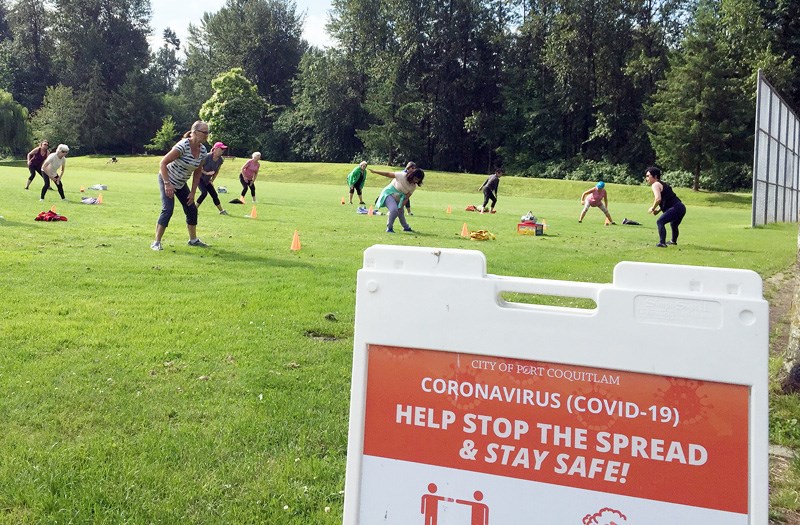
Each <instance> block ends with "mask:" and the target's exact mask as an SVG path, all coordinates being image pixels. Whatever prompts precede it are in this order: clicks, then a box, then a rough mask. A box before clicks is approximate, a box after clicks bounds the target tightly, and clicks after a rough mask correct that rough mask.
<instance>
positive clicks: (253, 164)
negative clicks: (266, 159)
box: [239, 151, 261, 204]
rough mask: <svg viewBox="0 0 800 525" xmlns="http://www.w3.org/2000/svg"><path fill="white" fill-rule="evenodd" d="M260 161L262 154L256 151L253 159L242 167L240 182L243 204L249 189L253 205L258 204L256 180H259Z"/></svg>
mask: <svg viewBox="0 0 800 525" xmlns="http://www.w3.org/2000/svg"><path fill="white" fill-rule="evenodd" d="M260 160H261V153H259V152H258V151H256V152H255V153H253V156H252V158H251V159H250V160H248V161H247V162H245V163H244V165H243V166H242V170H241V172H240V173H239V182H241V183H242V197H241V199H239V200H241V201H242V202H244V196H245V195H247V189H248V188H250V195H251V196H252V197H253V204H255V203H256V178H258V168H260V167H261V165H260V164H259V163H258V161H260Z"/></svg>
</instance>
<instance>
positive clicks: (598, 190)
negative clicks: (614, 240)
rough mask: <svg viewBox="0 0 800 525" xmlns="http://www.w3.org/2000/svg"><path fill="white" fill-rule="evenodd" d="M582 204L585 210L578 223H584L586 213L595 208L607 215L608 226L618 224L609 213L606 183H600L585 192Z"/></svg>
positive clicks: (582, 195) (582, 196) (582, 211)
mask: <svg viewBox="0 0 800 525" xmlns="http://www.w3.org/2000/svg"><path fill="white" fill-rule="evenodd" d="M581 204H582V205H583V210H581V214H580V217H578V222H583V218H584V217H585V216H586V212H587V211H589V208H592V207H594V208H600V211H602V212H603V213H604V214H605V216H606V219H608V222H607V223H606V224H616V222H614V219H612V218H611V214H610V213H608V194H607V193H606V183H605V182H603V181H600V182H598V183H597V184H595V185H594V187H592V188H589V189H588V190H586V191H584V192H583V193H582V194H581Z"/></svg>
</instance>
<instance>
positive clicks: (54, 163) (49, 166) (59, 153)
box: [39, 144, 69, 201]
mask: <svg viewBox="0 0 800 525" xmlns="http://www.w3.org/2000/svg"><path fill="white" fill-rule="evenodd" d="M67 153H69V146H67V145H66V144H59V145H58V147H57V148H56V150H55V151H54V152H53V153H51V154H50V155H48V156H47V158H46V159H45V161H44V162H43V163H42V173H44V174H45V175H46V177H44V187H43V188H42V196H41V198H40V199H39V200H40V201H43V200H44V196H45V195H46V194H47V190H49V189H50V181H51V180H52V181H53V182H54V183H55V185H56V189H57V190H58V194H59V195H61V200H62V201H65V200H67V198H66V197H65V196H64V186H63V185H62V184H61V179H62V178H63V177H64V170H65V169H66V167H67V159H66V156H67ZM59 169H60V170H61V173H59V172H58V170H59Z"/></svg>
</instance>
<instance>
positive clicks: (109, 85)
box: [54, 0, 150, 92]
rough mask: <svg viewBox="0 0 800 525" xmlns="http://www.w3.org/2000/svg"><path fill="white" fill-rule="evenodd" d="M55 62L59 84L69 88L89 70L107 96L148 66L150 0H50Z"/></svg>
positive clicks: (84, 80) (88, 75)
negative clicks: (53, 9) (52, 0)
mask: <svg viewBox="0 0 800 525" xmlns="http://www.w3.org/2000/svg"><path fill="white" fill-rule="evenodd" d="M54 3H55V6H56V12H57V17H55V18H54V34H55V36H56V39H57V46H56V53H55V55H54V56H55V60H56V62H57V63H58V66H59V70H60V74H61V75H63V79H64V83H65V84H66V85H70V86H72V87H73V88H75V89H78V88H80V87H82V86H83V85H84V84H87V83H88V82H90V81H91V80H92V78H91V77H92V75H95V73H94V71H95V69H97V70H99V73H100V74H99V78H100V79H101V80H102V84H103V88H104V89H105V90H107V91H109V92H113V91H115V90H116V89H117V88H118V87H119V86H121V85H122V84H123V83H124V82H125V79H126V78H127V76H128V73H130V72H132V71H142V70H144V69H146V68H147V66H148V64H149V62H150V48H149V45H148V43H147V36H148V35H149V34H150V25H149V24H150V0H54Z"/></svg>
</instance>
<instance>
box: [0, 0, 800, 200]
mask: <svg viewBox="0 0 800 525" xmlns="http://www.w3.org/2000/svg"><path fill="white" fill-rule="evenodd" d="M187 8H188V9H191V7H187ZM150 20H151V10H150V2H149V0H47V1H44V0H16V1H14V0H0V90H2V93H0V149H2V150H3V151H4V152H5V153H6V154H17V155H18V154H20V153H24V152H26V151H27V150H28V149H30V147H32V145H33V143H34V142H36V141H37V140H39V139H40V138H42V137H46V138H48V139H49V140H50V142H51V143H58V142H64V143H67V144H69V145H70V147H71V148H72V149H73V150H74V151H77V152H79V153H109V154H114V153H120V154H123V153H131V154H135V153H141V152H144V151H148V150H149V151H152V152H161V151H164V150H166V149H168V148H169V147H171V145H172V143H174V140H175V139H176V138H177V137H178V136H179V134H180V132H182V131H183V130H186V129H188V128H189V126H190V124H191V122H192V121H194V120H196V119H197V118H198V116H199V117H201V118H203V119H204V120H207V121H209V123H210V125H211V130H212V139H213V140H222V141H224V142H225V143H226V144H228V145H229V146H230V147H231V150H232V152H234V153H237V154H239V155H241V156H244V155H248V154H249V153H250V152H252V151H254V150H259V151H261V152H262V154H263V155H264V157H265V158H267V159H269V160H275V161H281V160H286V161H317V162H350V161H354V160H360V159H361V158H368V159H370V160H371V161H372V162H382V163H387V164H400V163H402V162H404V161H406V160H411V159H413V160H414V161H415V162H417V163H418V164H419V165H421V166H425V167H430V168H434V169H439V170H447V171H468V172H490V171H491V170H492V169H493V168H494V167H496V166H501V165H502V166H503V167H504V168H505V170H506V172H508V173H511V174H519V175H524V176H536V177H551V178H572V179H582V180H583V179H603V180H605V181H606V182H622V183H626V182H628V183H630V182H634V181H638V180H639V179H640V178H641V177H640V175H641V173H642V171H643V168H644V167H645V166H647V165H649V164H656V163H657V164H659V165H660V166H662V167H663V168H665V169H667V170H671V174H672V177H673V179H671V180H674V182H676V183H679V184H680V183H682V184H684V185H690V186H693V187H695V188H696V189H698V188H701V187H702V188H706V189H711V190H728V189H736V188H743V187H749V185H750V169H751V164H752V141H753V132H754V113H755V79H756V72H757V70H758V69H759V68H760V69H762V70H763V71H764V72H765V74H766V75H767V78H769V80H770V82H771V83H772V84H773V85H775V86H776V87H777V88H778V89H779V90H781V92H782V93H783V94H784V96H785V97H786V99H787V101H788V102H789V104H790V105H792V106H793V107H795V108H797V107H798V102H800V75H798V73H800V64H798V63H797V59H795V57H796V56H797V55H798V53H799V52H800V24H798V22H797V21H798V20H800V2H797V1H796V0H333V2H332V9H331V11H330V17H329V22H328V26H327V29H328V31H329V33H330V35H331V37H332V39H333V41H334V42H335V45H334V46H332V47H330V48H327V49H319V48H316V47H314V46H310V45H309V44H308V43H307V42H306V41H305V40H304V39H303V38H302V32H303V24H304V15H303V13H302V12H300V11H299V10H298V8H297V5H296V4H295V2H294V1H292V0H227V2H226V3H225V5H224V6H223V7H222V8H221V9H220V10H219V11H217V12H214V13H204V14H202V15H201V14H199V13H198V21H197V23H195V24H192V25H190V26H189V28H188V35H189V36H188V38H187V41H186V42H185V43H184V42H180V41H179V39H178V38H177V36H176V34H175V32H174V31H172V30H171V29H167V30H165V31H164V34H163V40H164V44H163V45H162V47H160V48H158V49H154V50H153V49H150V48H149V46H148V42H147V38H148V36H149V35H150V33H151V29H150Z"/></svg>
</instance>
